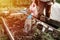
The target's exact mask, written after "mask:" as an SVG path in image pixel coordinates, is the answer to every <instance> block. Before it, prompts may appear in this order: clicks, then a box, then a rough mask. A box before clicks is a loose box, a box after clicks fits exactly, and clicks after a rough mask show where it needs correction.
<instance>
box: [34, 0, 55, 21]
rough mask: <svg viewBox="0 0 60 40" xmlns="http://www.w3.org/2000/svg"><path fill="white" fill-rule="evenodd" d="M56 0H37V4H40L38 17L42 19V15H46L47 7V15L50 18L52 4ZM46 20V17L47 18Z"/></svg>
mask: <svg viewBox="0 0 60 40" xmlns="http://www.w3.org/2000/svg"><path fill="white" fill-rule="evenodd" d="M54 1H55V0H35V3H36V5H37V6H38V16H37V19H39V20H41V19H43V18H44V17H43V18H40V17H41V16H44V13H43V12H44V9H45V17H46V18H50V14H51V5H52V4H54ZM45 21H46V19H45Z"/></svg>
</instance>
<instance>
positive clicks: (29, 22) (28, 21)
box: [24, 0, 37, 33]
mask: <svg viewBox="0 0 60 40" xmlns="http://www.w3.org/2000/svg"><path fill="white" fill-rule="evenodd" d="M31 1H32V3H31V5H30V6H29V7H28V8H27V9H28V11H29V12H30V13H29V14H28V16H27V19H26V21H25V25H24V32H26V33H28V32H29V31H31V29H32V16H35V17H36V16H37V8H36V4H35V0H31Z"/></svg>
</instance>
